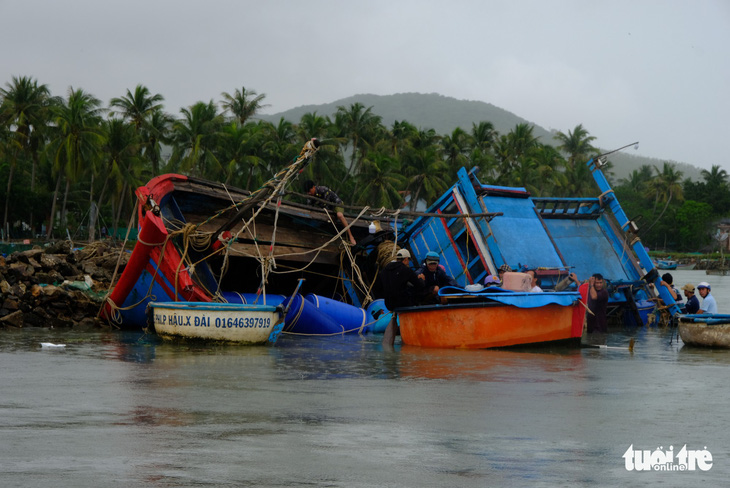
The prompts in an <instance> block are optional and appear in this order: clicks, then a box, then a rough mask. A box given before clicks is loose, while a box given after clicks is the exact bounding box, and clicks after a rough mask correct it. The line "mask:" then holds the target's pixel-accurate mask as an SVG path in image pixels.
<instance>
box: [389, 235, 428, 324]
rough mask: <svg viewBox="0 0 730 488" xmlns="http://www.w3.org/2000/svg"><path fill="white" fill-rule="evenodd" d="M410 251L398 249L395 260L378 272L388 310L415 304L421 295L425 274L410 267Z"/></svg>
mask: <svg viewBox="0 0 730 488" xmlns="http://www.w3.org/2000/svg"><path fill="white" fill-rule="evenodd" d="M410 262H411V253H410V252H408V249H400V250H399V251H398V252H397V253H396V255H395V260H393V261H391V262H389V263H388V264H387V265H385V268H383V271H382V272H381V273H380V279H381V283H382V285H383V295H384V296H383V298H385V306H386V307H387V308H388V310H391V311H392V310H394V309H396V308H401V307H412V306H413V305H416V303H417V302H418V300H419V298H420V297H421V296H422V295H423V289H424V286H425V278H426V277H425V276H424V275H423V274H417V273H416V272H415V271H413V269H411V267H410Z"/></svg>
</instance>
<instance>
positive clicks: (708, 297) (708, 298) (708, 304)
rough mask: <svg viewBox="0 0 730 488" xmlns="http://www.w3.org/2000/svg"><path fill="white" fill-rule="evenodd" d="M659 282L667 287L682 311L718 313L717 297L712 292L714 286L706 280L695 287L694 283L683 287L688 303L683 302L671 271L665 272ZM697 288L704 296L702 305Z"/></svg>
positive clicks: (688, 312) (689, 312) (701, 295)
mask: <svg viewBox="0 0 730 488" xmlns="http://www.w3.org/2000/svg"><path fill="white" fill-rule="evenodd" d="M659 284H660V285H661V286H663V287H665V288H666V289H667V291H668V292H669V294H670V295H671V296H672V298H673V299H674V301H675V302H676V303H677V305H678V306H679V308H680V310H681V311H682V313H687V314H696V313H717V302H716V301H715V297H713V296H712V293H710V292H711V290H712V287H711V286H710V284H709V283H707V282H706V281H701V282H700V283H698V284H697V287H695V286H694V285H693V284H692V283H687V284H685V285H684V286H683V287H682V291H683V292H684V296H685V298H687V303H686V304H684V303H683V302H684V300H682V296H681V295H680V294H679V290H678V289H677V287H676V286H674V278H673V277H672V275H671V274H670V273H665V274H663V275H662V280H661V282H660V283H659ZM695 290H696V291H697V292H698V293H699V295H700V297H702V304H701V305H700V300H699V298H697V296H696V295H695Z"/></svg>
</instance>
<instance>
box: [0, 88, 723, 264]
mask: <svg viewBox="0 0 730 488" xmlns="http://www.w3.org/2000/svg"><path fill="white" fill-rule="evenodd" d="M265 98H266V96H265V94H258V93H257V92H256V91H254V90H250V89H246V88H245V87H241V88H240V89H238V88H237V89H235V90H234V91H233V92H231V93H227V92H224V93H222V94H221V98H220V100H218V101H214V100H210V101H209V102H202V101H200V102H196V103H194V104H193V105H191V106H189V107H186V108H183V109H181V110H180V113H179V114H178V115H177V116H173V115H171V114H169V113H167V112H166V111H165V109H164V105H163V102H164V97H163V96H162V95H161V94H153V93H151V92H150V91H149V89H148V88H147V87H145V86H144V85H141V84H140V85H137V86H136V87H135V88H134V89H133V90H127V92H126V94H124V95H123V96H120V97H115V98H112V99H111V100H110V101H109V102H108V103H107V104H104V103H103V102H102V101H101V100H99V99H98V98H96V97H94V96H93V95H92V94H91V93H89V92H87V91H85V90H83V89H80V88H73V87H70V88H69V89H68V92H67V94H66V96H65V97H59V96H53V95H52V94H51V92H50V90H49V88H48V87H47V85H44V84H40V83H39V82H38V80H36V79H33V78H32V77H25V76H23V77H13V78H12V80H11V81H10V82H7V83H6V85H5V87H4V88H2V89H0V185H1V186H0V188H5V198H3V199H2V200H3V204H4V209H3V221H2V222H3V227H2V235H3V236H4V237H5V238H8V237H14V238H18V237H26V236H31V235H40V234H41V230H43V231H44V232H43V234H44V236H45V238H46V239H52V238H55V237H66V235H67V234H66V233H67V232H69V231H70V233H71V234H75V235H76V234H77V229H83V238H88V239H90V240H92V239H94V238H96V236H97V235H98V229H99V228H101V226H104V227H110V228H118V227H120V226H121V227H126V223H127V220H128V219H129V218H130V216H131V215H132V214H133V211H134V206H135V203H136V202H135V196H134V191H135V189H136V188H137V187H138V186H141V185H144V184H145V183H146V182H147V181H149V180H150V179H151V178H152V177H153V176H156V175H159V174H163V173H183V174H188V175H194V176H199V177H202V178H205V179H209V180H214V181H220V182H224V183H225V184H228V185H232V186H237V187H240V188H246V189H251V190H254V189H256V188H258V187H259V186H260V185H262V184H263V183H264V182H265V181H267V180H268V179H269V178H270V177H271V176H273V175H274V174H275V173H276V172H277V171H279V170H280V169H281V168H282V167H284V166H286V165H287V164H289V163H290V162H291V161H292V160H293V159H294V158H295V157H296V156H297V155H298V154H299V151H300V149H301V147H302V145H303V144H304V143H305V142H306V141H307V140H309V139H310V138H312V137H316V138H318V139H319V140H320V141H321V149H320V151H319V153H318V155H317V159H316V162H315V163H314V164H311V165H309V166H308V167H307V168H306V170H305V173H304V174H303V175H302V179H312V180H314V181H315V182H317V184H320V185H325V186H328V187H330V188H332V189H333V190H334V191H335V192H337V193H338V194H339V195H340V196H341V197H343V199H344V200H346V203H348V204H352V205H370V206H374V207H381V206H384V207H387V208H399V207H402V206H404V205H409V206H410V207H411V209H412V210H415V206H416V205H417V203H418V202H419V201H425V202H426V203H427V204H430V203H431V202H432V201H434V199H435V198H437V197H438V196H440V195H441V194H442V193H443V192H444V191H446V190H447V189H448V188H449V187H450V186H451V185H452V184H453V182H454V181H455V180H456V172H457V171H458V169H459V168H461V167H466V168H467V169H472V168H473V167H475V166H478V167H479V179H480V180H481V181H482V182H483V183H488V184H496V185H504V186H521V187H524V188H526V189H527V190H528V191H530V192H531V193H532V194H533V195H536V196H563V197H581V196H595V193H596V186H595V184H594V182H593V178H592V177H591V175H590V173H589V171H588V168H587V167H586V165H585V164H584V163H585V162H586V161H587V160H588V159H590V158H591V157H592V156H595V155H597V154H598V152H599V151H598V150H597V149H596V148H595V147H594V146H593V145H592V142H593V141H594V140H595V137H593V136H591V135H590V133H589V132H588V131H587V130H586V129H585V128H584V127H583V126H582V124H579V125H577V126H576V127H575V128H574V129H573V130H572V131H568V132H567V133H563V132H557V133H556V135H555V138H554V139H555V140H554V141H550V142H553V145H551V144H547V143H545V142H542V141H540V139H539V138H538V137H536V136H534V135H533V129H534V128H533V126H531V125H529V124H518V125H516V126H515V127H514V128H513V129H512V130H510V131H509V133H507V134H500V133H499V132H498V131H496V130H495V129H494V126H493V124H492V123H491V122H489V121H480V122H475V123H473V124H472V127H471V129H470V130H464V129H461V128H456V129H454V130H453V131H452V132H451V133H449V134H437V133H436V132H435V130H433V129H428V128H420V127H417V126H415V125H413V124H412V123H410V122H408V121H405V120H402V121H395V122H394V123H393V125H392V126H391V127H386V126H385V125H384V124H383V123H382V119H381V117H380V116H378V115H377V114H375V113H373V112H372V107H365V106H363V105H362V104H360V103H354V104H351V105H350V106H340V107H338V108H337V111H336V113H335V114H334V115H333V116H332V117H330V116H322V115H319V114H317V113H316V112H312V113H306V114H304V115H303V116H302V117H301V119H300V121H299V122H298V123H292V122H290V121H287V120H284V119H281V120H279V122H278V123H270V122H266V121H263V120H259V119H257V118H256V115H257V113H259V112H260V110H261V109H262V108H264V107H265V106H266V105H265V104H264V100H265ZM604 172H607V173H608V174H607V177H608V178H609V180H610V179H611V173H610V162H609V163H608V164H607V165H606V166H604ZM682 176H683V175H682V173H681V172H680V171H677V170H676V169H675V168H674V166H673V165H671V164H669V163H664V166H663V168H661V169H660V168H658V167H649V166H644V167H642V168H641V169H640V170H637V171H635V172H634V173H633V174H632V175H631V177H630V178H627V179H625V180H621V181H619V182H614V183H615V184H614V189H615V191H616V194H617V195H618V196H619V199H620V202H621V203H622V205H623V206H624V207H625V209H626V210H627V214H628V215H630V216H631V215H637V216H639V217H640V220H641V218H642V216H643V222H642V223H643V224H645V228H644V230H643V231H642V232H643V234H642V240H643V241H644V242H645V243H647V242H648V243H650V245H652V246H654V247H661V245H662V244H664V243H666V245H670V246H675V247H676V248H677V249H691V250H694V249H698V248H699V247H701V246H703V245H706V244H707V243H709V242H711V237H710V234H711V227H712V226H711V224H712V222H714V221H716V220H717V219H718V218H720V217H723V216H725V215H727V214H728V211H729V210H730V191H728V181H727V180H728V174H727V173H726V172H725V171H724V170H720V168H719V166H716V167H713V169H712V171H704V172H703V175H702V176H703V178H704V181H702V182H692V181H690V180H689V179H684V180H682ZM295 190H298V189H296V188H295ZM642 223H640V225H642ZM100 224H101V225H100ZM667 237H668V238H669V241H668V242H667Z"/></svg>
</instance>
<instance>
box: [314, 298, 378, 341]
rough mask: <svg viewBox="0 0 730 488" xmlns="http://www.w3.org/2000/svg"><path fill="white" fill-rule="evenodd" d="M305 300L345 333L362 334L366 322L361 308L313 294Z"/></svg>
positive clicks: (364, 313)
mask: <svg viewBox="0 0 730 488" xmlns="http://www.w3.org/2000/svg"><path fill="white" fill-rule="evenodd" d="M305 298H306V300H308V301H310V302H312V303H313V304H314V305H315V306H316V307H317V309H318V310H319V311H321V312H322V313H324V314H326V315H328V316H329V317H330V318H331V319H332V320H333V321H334V322H335V323H336V324H337V325H339V326H341V327H342V328H343V329H344V331H345V332H346V333H358V332H364V330H363V328H364V327H365V324H366V322H367V320H366V312H365V310H363V309H362V308H359V307H355V306H353V305H350V304H349V303H344V302H340V301H338V300H332V299H331V298H325V297H322V296H319V295H315V294H313V293H310V294H309V295H307V296H306V297H305Z"/></svg>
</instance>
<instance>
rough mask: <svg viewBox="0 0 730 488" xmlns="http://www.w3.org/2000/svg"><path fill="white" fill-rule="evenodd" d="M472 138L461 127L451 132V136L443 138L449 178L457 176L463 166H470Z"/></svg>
mask: <svg viewBox="0 0 730 488" xmlns="http://www.w3.org/2000/svg"><path fill="white" fill-rule="evenodd" d="M470 142H471V140H470V137H469V135H468V134H467V133H466V132H465V131H464V129H462V128H461V127H457V128H456V129H454V130H453V131H451V134H450V135H447V136H444V137H442V138H441V147H442V148H443V154H444V158H445V160H446V167H447V168H448V169H449V176H452V177H453V176H455V175H456V172H457V171H458V170H459V168H461V167H462V166H468V163H469V159H468V158H467V154H468V153H469V146H470Z"/></svg>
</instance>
